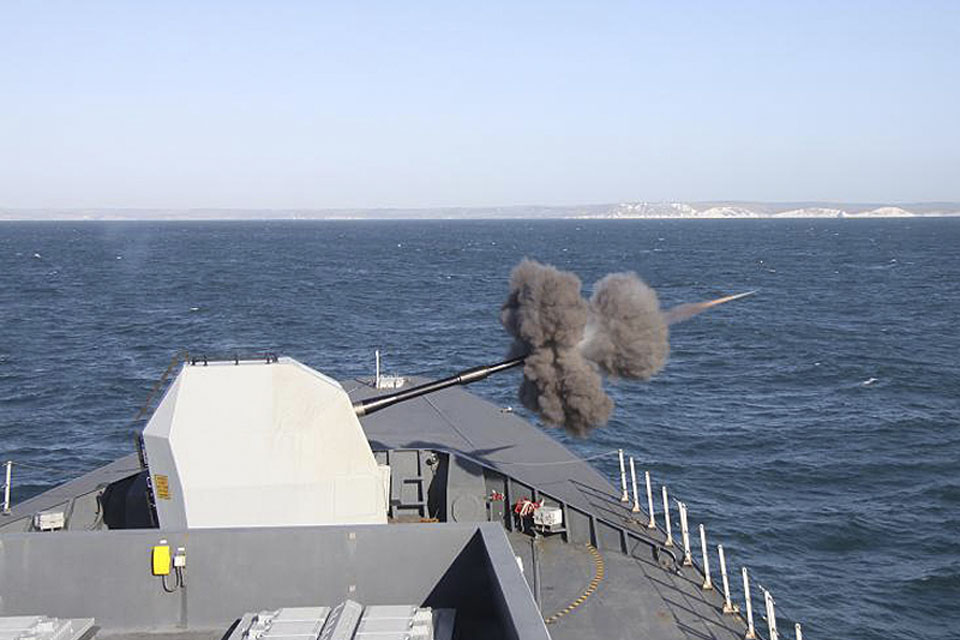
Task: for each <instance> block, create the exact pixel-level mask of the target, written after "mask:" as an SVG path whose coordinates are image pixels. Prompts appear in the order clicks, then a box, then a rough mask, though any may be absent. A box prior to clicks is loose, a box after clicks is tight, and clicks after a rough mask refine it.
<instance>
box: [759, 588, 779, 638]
mask: <svg viewBox="0 0 960 640" xmlns="http://www.w3.org/2000/svg"><path fill="white" fill-rule="evenodd" d="M761 588H762V587H761ZM763 602H764V604H765V605H766V608H767V630H768V631H769V632H770V636H769V638H770V640H780V634H779V633H778V632H777V612H776V610H775V609H774V602H773V596H772V595H770V592H769V591H767V590H766V589H764V590H763Z"/></svg>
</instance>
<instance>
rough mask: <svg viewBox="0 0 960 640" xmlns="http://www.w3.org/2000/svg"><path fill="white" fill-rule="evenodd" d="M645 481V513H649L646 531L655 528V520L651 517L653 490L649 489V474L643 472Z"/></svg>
mask: <svg viewBox="0 0 960 640" xmlns="http://www.w3.org/2000/svg"><path fill="white" fill-rule="evenodd" d="M644 475H645V476H646V479H647V511H649V512H650V522H648V523H647V528H648V529H656V528H657V520H656V518H654V517H653V489H652V488H651V487H650V472H649V471H644Z"/></svg>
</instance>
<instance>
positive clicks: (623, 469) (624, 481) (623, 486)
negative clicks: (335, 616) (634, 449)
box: [617, 449, 630, 502]
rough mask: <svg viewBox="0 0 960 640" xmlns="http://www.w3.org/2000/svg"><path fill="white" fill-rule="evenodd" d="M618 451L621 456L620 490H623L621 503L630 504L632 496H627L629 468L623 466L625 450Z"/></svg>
mask: <svg viewBox="0 0 960 640" xmlns="http://www.w3.org/2000/svg"><path fill="white" fill-rule="evenodd" d="M617 451H618V453H619V454H620V488H621V489H622V490H623V492H622V494H621V495H620V502H630V496H629V495H627V467H626V466H625V465H624V464H623V449H618V450H617Z"/></svg>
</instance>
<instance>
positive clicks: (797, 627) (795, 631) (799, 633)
mask: <svg viewBox="0 0 960 640" xmlns="http://www.w3.org/2000/svg"><path fill="white" fill-rule="evenodd" d="M793 634H794V635H795V636H796V637H797V640H803V630H802V629H800V623H799V622H798V623H796V624H795V625H793Z"/></svg>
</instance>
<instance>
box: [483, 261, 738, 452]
mask: <svg viewBox="0 0 960 640" xmlns="http://www.w3.org/2000/svg"><path fill="white" fill-rule="evenodd" d="M754 293H756V291H748V292H746V293H739V294H736V295H732V296H725V297H723V298H717V299H716V300H709V301H707V302H697V303H690V304H682V305H679V306H676V307H673V308H671V309H668V310H666V311H661V310H660V301H659V300H658V299H657V293H656V292H655V291H654V290H653V289H651V288H650V287H648V286H647V285H646V283H644V282H643V280H641V279H640V278H639V276H637V274H635V273H632V272H630V273H611V274H610V275H608V276H606V277H604V278H603V279H601V280H600V281H599V282H597V284H596V285H595V286H594V290H593V295H592V296H591V297H590V300H589V302H588V301H587V300H584V299H583V296H581V294H580V279H579V278H578V277H577V276H575V275H574V274H572V273H569V272H566V271H560V270H558V269H556V268H554V267H551V266H549V265H543V264H540V263H539V262H536V261H534V260H526V259H525V260H523V261H522V262H521V263H520V264H518V265H517V266H516V267H514V269H513V272H511V274H510V294H509V295H508V296H507V300H506V302H504V304H503V308H502V309H501V311H500V321H501V323H502V324H503V327H504V328H505V329H506V330H507V332H508V333H509V334H510V335H511V336H513V345H512V346H511V348H510V358H515V357H518V356H524V355H525V356H526V358H525V359H524V366H523V382H521V384H520V401H521V402H523V406H525V407H527V408H528V409H530V410H531V411H536V412H537V413H539V414H540V416H541V418H543V420H544V422H546V423H547V424H549V425H553V426H562V427H564V428H566V429H567V430H568V431H570V432H571V433H573V434H575V435H579V436H583V435H586V434H588V433H589V432H590V430H591V429H593V428H596V427H600V426H603V425H604V424H606V422H607V420H608V419H609V418H610V414H611V413H612V411H613V400H611V399H610V397H609V396H608V395H607V394H606V392H605V391H604V390H603V376H608V377H612V378H626V379H630V380H649V379H650V378H651V377H653V376H654V375H656V374H657V373H658V372H659V371H660V370H661V369H663V367H664V365H666V364H667V357H668V356H669V354H670V328H669V327H670V325H671V324H675V323H677V322H682V321H683V320H686V319H688V318H691V317H693V316H695V315H697V314H698V313H700V312H702V311H705V310H707V309H710V308H712V307H715V306H717V305H719V304H724V303H727V302H730V301H732V300H738V299H740V298H743V297H746V296H749V295H753V294H754Z"/></svg>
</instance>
